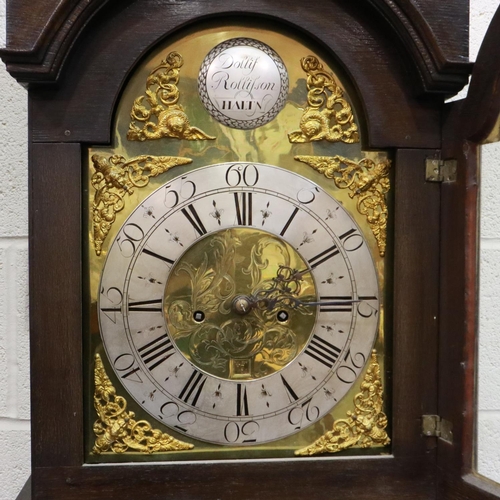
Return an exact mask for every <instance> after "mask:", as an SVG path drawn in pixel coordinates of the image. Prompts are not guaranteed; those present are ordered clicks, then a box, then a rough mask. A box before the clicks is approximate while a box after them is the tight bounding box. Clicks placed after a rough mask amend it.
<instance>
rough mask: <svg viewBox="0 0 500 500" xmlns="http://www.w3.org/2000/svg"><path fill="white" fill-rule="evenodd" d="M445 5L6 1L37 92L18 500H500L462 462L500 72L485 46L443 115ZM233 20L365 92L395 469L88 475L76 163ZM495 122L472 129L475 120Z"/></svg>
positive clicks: (334, 462) (324, 466)
mask: <svg viewBox="0 0 500 500" xmlns="http://www.w3.org/2000/svg"><path fill="white" fill-rule="evenodd" d="M452 3H453V5H451V3H450V2H448V4H447V5H446V9H445V10H446V12H442V11H441V10H440V9H439V6H440V5H441V4H440V3H439V2H436V1H433V0H427V1H421V2H420V7H419V8H418V9H417V8H416V7H415V6H414V5H413V4H411V3H410V2H407V1H403V0H402V1H401V2H399V4H398V5H394V4H393V3H392V2H386V1H382V0H380V1H376V0H371V1H364V2H357V3H356V5H353V3H352V2H344V1H336V2H333V1H321V2H316V3H315V4H314V5H313V6H305V5H304V4H303V3H302V2H299V1H296V0H290V1H289V2H288V3H287V9H280V8H279V7H278V3H275V2H269V1H265V0H251V1H248V2H245V3H244V4H241V5H238V6H235V5H234V2H229V1H225V0H220V1H215V0H206V1H204V2H157V1H153V0H143V1H135V2H134V1H123V0H122V1H112V0H109V1H107V2H102V1H100V2H98V1H96V0H94V1H91V0H88V1H83V0H82V1H69V0H67V1H63V2H55V1H51V0H44V1H38V2H37V3H36V9H35V7H34V5H33V3H30V2H27V1H26V2H25V1H19V0H16V1H14V0H11V1H10V2H8V44H7V49H6V50H3V51H2V57H3V59H4V61H6V63H7V64H8V69H9V71H10V72H11V74H13V75H14V76H15V77H16V78H17V79H18V80H19V81H20V82H23V83H25V84H27V85H28V86H29V114H30V121H29V134H30V135H29V137H30V165H29V182H30V186H29V187H30V301H31V363H32V364H31V368H32V450H33V455H32V470H33V474H32V483H31V488H30V487H27V488H26V489H25V490H24V493H23V495H24V496H25V497H26V498H30V491H29V490H30V489H31V493H32V496H31V497H32V498H50V499H56V498H64V499H66V498H72V499H73V498H74V499H79V498H82V499H84V498H85V499H101V498H105V499H108V500H109V499H113V498H117V499H118V498H121V499H122V498H135V497H136V496H137V495H141V496H147V497H148V498H151V499H155V498H158V499H159V498H166V497H167V498H176V499H177V498H178V499H181V498H185V499H188V498H193V499H194V498H196V499H197V500H201V499H213V498H234V497H241V498H264V497H266V498H283V497H288V498H303V497H306V496H309V497H311V498H317V499H321V498H331V496H332V495H336V496H338V497H340V498H356V499H372V498H382V497H384V498H394V499H399V498H403V497H404V498H415V499H430V498H477V499H480V498H496V496H495V493H494V492H490V493H485V492H484V491H483V490H482V489H481V485H480V484H479V485H478V484H477V483H478V482H479V479H477V478H476V477H475V476H474V475H473V474H472V473H471V470H472V463H471V460H470V458H469V457H472V454H473V452H472V438H471V436H472V426H473V421H474V419H473V411H474V395H473V394H474V369H475V362H474V352H475V347H474V346H475V330H474V326H475V312H476V309H475V306H476V304H475V299H474V297H475V276H476V274H475V272H476V267H475V266H476V261H475V259H476V254H475V251H476V245H475V238H476V220H475V214H476V212H475V208H476V206H475V204H476V198H475V196H476V184H475V171H476V163H475V160H476V155H475V151H476V149H475V148H476V146H475V144H476V143H477V142H480V141H483V140H485V139H486V137H487V136H490V135H491V134H490V132H491V131H492V130H493V128H494V127H493V125H492V123H494V121H495V120H496V118H497V117H498V109H499V106H500V105H499V96H498V90H493V89H494V88H498V86H497V87H495V85H494V82H495V81H497V80H498V78H499V76H498V75H499V72H498V68H494V67H492V65H491V64H490V65H488V64H487V63H485V62H484V61H488V59H490V60H494V59H493V58H492V56H491V54H493V52H494V50H495V43H494V42H489V45H488V47H489V48H488V47H486V48H485V51H486V52H485V53H486V56H484V57H483V58H482V59H480V61H481V64H480V62H478V65H477V67H476V69H475V73H474V77H473V85H476V86H477V87H474V86H472V87H471V96H470V97H469V98H468V99H467V101H465V102H461V103H453V104H448V105H445V104H444V96H445V95H446V94H449V93H454V92H456V91H458V90H459V89H460V87H461V86H462V85H463V84H464V83H465V82H466V81H467V76H468V74H469V72H470V70H471V65H470V64H468V63H467V62H464V61H466V58H465V54H466V52H467V42H466V39H465V35H466V31H467V24H468V19H467V18H468V11H467V2H465V1H463V0H456V1H454V2H452ZM234 16H248V17H251V18H253V19H258V18H259V17H262V18H265V19H267V20H269V19H270V20H271V21H273V22H276V23H278V24H279V23H283V24H284V25H287V26H292V27H294V28H295V29H297V30H302V31H303V32H304V33H305V35H306V36H310V37H312V38H314V39H316V40H317V41H318V42H319V43H321V44H323V45H324V46H325V48H326V49H327V50H330V51H332V53H334V54H335V56H336V57H337V58H338V59H339V61H340V62H341V64H342V65H343V66H344V67H345V68H346V71H347V73H348V74H349V75H350V76H351V78H352V82H353V83H354V84H355V85H356V87H357V89H358V92H359V98H360V100H361V102H362V104H363V108H364V111H365V113H366V117H367V131H366V132H367V134H366V136H367V137H368V143H367V144H365V145H364V147H365V148H366V149H390V150H391V151H392V152H393V157H394V164H395V167H394V183H393V197H394V203H393V214H394V216H393V218H392V220H391V226H392V227H391V231H392V239H393V242H394V244H393V262H394V276H393V290H394V300H393V304H392V317H393V331H394V339H393V342H392V348H391V350H392V353H391V354H392V371H391V373H390V384H391V395H390V396H391V401H392V424H391V427H392V428H391V433H392V435H391V438H392V448H391V451H392V455H391V456H389V457H387V456H385V457H378V458H377V457H371V458H367V459H366V458H365V459H361V458H360V459H352V458H351V459H345V458H342V457H335V459H329V458H327V459H320V460H318V459H316V460H313V459H311V460H310V459H306V460H287V461H280V460H275V461H272V462H259V461H255V462H251V463H243V464H241V463H238V462H231V463H215V462H212V463H210V462H208V463H196V464H179V465H175V464H165V465H162V464H144V465H126V466H124V465H112V466H110V465H108V466H84V465H83V449H84V446H83V426H84V414H83V411H84V407H83V399H84V397H83V379H84V377H83V357H84V353H83V352H82V350H83V347H82V345H83V344H82V321H83V317H82V300H83V295H82V290H83V281H82V262H84V260H85V255H84V250H83V243H82V213H81V207H82V195H85V193H84V191H83V184H82V179H83V174H82V158H83V149H84V148H85V147H86V145H88V144H93V145H97V144H103V145H107V144H109V143H110V133H111V126H112V116H113V110H114V104H115V103H116V101H117V99H118V97H119V95H120V91H121V89H122V88H123V85H124V82H125V80H126V78H127V75H129V74H130V72H131V71H132V70H133V68H134V66H135V65H136V64H137V62H138V61H139V60H140V59H141V57H142V56H143V55H144V54H145V53H147V51H148V50H149V49H150V48H151V47H153V46H154V45H155V44H156V43H158V42H159V41H160V40H161V39H162V38H163V37H165V36H168V34H169V33H173V32H175V31H176V30H177V29H179V28H181V27H182V26H185V25H188V24H190V23H194V22H197V21H199V20H200V19H202V18H205V17H217V18H219V19H221V18H223V19H227V20H228V22H230V21H231V19H234ZM498 17H499V16H498V14H497V17H496V19H495V21H494V22H496V24H497V33H498V32H500V29H499V27H498V22H499V19H498ZM443 26H444V27H446V29H441V28H442V27H443ZM450 26H451V27H452V28H451V29H450ZM489 36H491V37H492V38H493V37H494V36H495V35H494V33H492V30H490V34H489ZM497 40H498V37H497ZM496 44H497V46H498V41H497V42H496ZM474 88H477V89H478V90H475V92H474V93H473V92H472V90H473V89H474ZM485 89H486V96H487V98H488V99H487V100H488V102H484V98H485ZM486 115H487V118H488V119H487V120H485V122H482V123H480V120H478V119H477V116H486ZM464 117H466V120H464ZM464 122H465V123H467V124H468V126H469V127H470V128H468V129H467V130H465V127H464V126H463V123H464ZM441 124H444V126H443V127H442V126H441ZM464 147H465V149H464ZM438 156H441V158H448V157H449V158H455V159H457V160H458V176H457V181H456V182H452V183H444V184H437V183H431V182H427V181H426V180H425V175H424V171H425V160H426V158H429V157H432V158H435V157H438ZM457 249H458V250H457ZM409 283H411V286H408V284H409ZM464 325H465V327H464ZM426 414H439V415H441V416H442V417H443V418H446V419H447V420H449V421H451V422H452V423H453V429H454V430H453V441H452V444H449V443H447V442H445V441H443V440H437V439H436V438H435V437H424V436H423V435H422V416H423V415H426ZM464 457H465V458H464Z"/></svg>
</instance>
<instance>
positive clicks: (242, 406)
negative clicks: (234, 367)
mask: <svg viewBox="0 0 500 500" xmlns="http://www.w3.org/2000/svg"><path fill="white" fill-rule="evenodd" d="M242 415H245V416H248V415H249V413H248V399H247V388H246V387H245V386H244V385H242V384H237V385H236V416H237V417H241V416H242Z"/></svg>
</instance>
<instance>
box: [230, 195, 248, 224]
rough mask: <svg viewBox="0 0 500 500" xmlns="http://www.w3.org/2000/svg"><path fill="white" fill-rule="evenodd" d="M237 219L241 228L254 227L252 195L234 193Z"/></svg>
mask: <svg viewBox="0 0 500 500" xmlns="http://www.w3.org/2000/svg"><path fill="white" fill-rule="evenodd" d="M234 204H235V205H236V219H237V220H238V225H239V226H251V225H252V193H234Z"/></svg>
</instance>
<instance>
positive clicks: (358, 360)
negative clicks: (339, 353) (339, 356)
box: [335, 349, 366, 384]
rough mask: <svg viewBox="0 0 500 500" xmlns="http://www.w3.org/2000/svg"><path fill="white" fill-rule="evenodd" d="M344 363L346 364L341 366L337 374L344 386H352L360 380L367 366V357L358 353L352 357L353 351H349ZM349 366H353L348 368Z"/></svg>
mask: <svg viewBox="0 0 500 500" xmlns="http://www.w3.org/2000/svg"><path fill="white" fill-rule="evenodd" d="M344 362H345V363H346V364H345V365H341V366H339V367H338V369H337V371H336V372H335V374H336V375H337V378H338V379H339V380H340V381H341V382H343V383H344V384H352V383H354V381H355V380H356V379H357V378H358V374H359V371H360V370H361V368H363V366H365V363H366V356H365V355H364V354H363V353H362V352H357V353H356V354H354V355H352V354H351V350H350V349H349V350H348V351H347V353H346V355H345V356H344ZM348 364H350V365H352V366H348ZM353 367H354V368H353Z"/></svg>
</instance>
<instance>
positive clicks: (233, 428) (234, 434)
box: [224, 420, 260, 443]
mask: <svg viewBox="0 0 500 500" xmlns="http://www.w3.org/2000/svg"><path fill="white" fill-rule="evenodd" d="M259 429H260V426H259V424H258V423H257V422H255V420H249V421H248V422H245V423H244V424H243V425H241V424H238V423H237V422H228V423H227V424H226V426H225V427H224V439H225V440H226V442H227V443H236V442H237V441H238V440H239V439H240V438H246V439H242V440H241V441H240V442H242V443H256V442H257V439H255V438H252V436H253V435H254V434H255V433H256V432H258V430H259Z"/></svg>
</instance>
